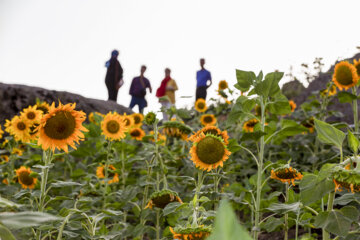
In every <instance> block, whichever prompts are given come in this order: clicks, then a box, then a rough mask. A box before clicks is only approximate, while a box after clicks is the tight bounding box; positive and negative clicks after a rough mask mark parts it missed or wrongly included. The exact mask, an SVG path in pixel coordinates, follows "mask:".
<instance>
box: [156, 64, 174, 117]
mask: <svg viewBox="0 0 360 240" xmlns="http://www.w3.org/2000/svg"><path fill="white" fill-rule="evenodd" d="M170 74H171V70H170V69H169V68H166V69H165V78H164V79H163V80H162V81H161V84H160V87H159V88H158V89H157V90H156V96H157V97H158V98H160V99H159V101H160V103H161V105H162V107H163V119H164V121H167V120H169V117H168V115H167V113H166V110H167V109H169V108H170V107H171V106H173V105H175V91H177V90H178V86H177V84H176V82H175V80H174V79H172V78H171V76H170ZM164 96H167V99H166V98H165V99H162V97H164Z"/></svg>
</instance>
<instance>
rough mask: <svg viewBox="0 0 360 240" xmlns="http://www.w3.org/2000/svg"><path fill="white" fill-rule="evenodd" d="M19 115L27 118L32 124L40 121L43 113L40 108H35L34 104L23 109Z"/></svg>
mask: <svg viewBox="0 0 360 240" xmlns="http://www.w3.org/2000/svg"><path fill="white" fill-rule="evenodd" d="M20 115H21V117H22V118H24V119H27V120H29V122H30V123H31V124H34V123H40V120H41V118H42V115H43V113H42V111H41V110H37V109H36V105H34V106H29V107H28V108H25V109H23V111H22V112H21V113H20Z"/></svg>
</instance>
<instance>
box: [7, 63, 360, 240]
mask: <svg viewBox="0 0 360 240" xmlns="http://www.w3.org/2000/svg"><path fill="white" fill-rule="evenodd" d="M359 66H360V62H359V61H355V62H354V63H353V64H352V63H349V62H346V61H343V62H340V63H338V64H337V65H336V66H335V69H334V73H333V78H332V79H329V81H328V84H327V85H326V86H323V90H321V91H318V92H314V94H313V95H312V96H310V97H309V99H308V101H307V102H305V103H302V104H301V106H296V104H295V102H294V101H292V100H291V99H288V98H287V97H286V96H285V95H283V94H282V92H281V90H280V87H279V81H280V80H281V79H282V77H283V73H281V72H272V73H268V74H266V75H264V74H263V73H262V72H260V73H259V74H257V75H256V74H255V73H253V72H251V71H241V70H236V77H237V83H236V84H235V85H234V86H229V85H228V83H227V82H226V81H224V80H223V81H220V82H219V86H218V93H219V97H218V98H217V99H210V100H208V101H205V100H204V99H199V100H198V101H196V103H195V105H194V108H193V109H176V108H175V107H171V108H170V109H168V110H167V113H168V114H169V115H170V116H171V117H170V119H171V120H170V121H166V122H164V121H162V120H159V119H158V118H157V115H156V114H155V113H153V112H149V113H147V114H146V115H142V114H136V113H134V114H132V115H126V114H119V113H116V112H109V113H99V112H93V113H91V114H89V115H88V116H86V114H85V113H84V112H82V111H81V109H76V105H75V104H74V103H67V104H62V103H61V102H59V103H46V102H41V101H38V102H37V103H36V104H35V103H34V105H33V106H28V107H27V108H25V109H23V110H22V111H21V112H19V114H18V115H17V116H13V117H12V119H8V120H6V122H5V123H4V124H3V125H2V126H0V182H1V183H0V239H2V240H13V239H36V240H50V239H57V240H61V239H105V240H108V239H127V240H130V239H137V240H148V239H151V240H152V239H156V240H159V239H178V240H201V239H209V240H227V239H229V240H232V239H245V240H247V239H285V240H287V239H303V240H305V239H309V240H310V239H324V240H329V239H339V240H341V239H343V240H353V239H360V224H359V216H360V212H359V210H360V209H359V208H360V194H359V193H360V157H358V151H359V146H360V142H359V134H360V133H359V120H358V106H357V99H358V98H359V96H358V93H357V88H358V82H359V76H360V67H359ZM334 101H340V102H341V103H342V104H343V106H344V108H352V109H353V113H354V122H353V124H349V123H345V122H334V121H332V117H333V116H341V113H340V112H336V111H330V110H328V106H329V105H331V104H332V103H333V102H334Z"/></svg>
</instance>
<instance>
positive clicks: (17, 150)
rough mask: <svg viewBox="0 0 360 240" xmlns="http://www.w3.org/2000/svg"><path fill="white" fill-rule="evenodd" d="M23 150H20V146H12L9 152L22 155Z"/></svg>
mask: <svg viewBox="0 0 360 240" xmlns="http://www.w3.org/2000/svg"><path fill="white" fill-rule="evenodd" d="M23 152H24V151H23V150H21V149H20V148H13V150H12V152H11V154H16V155H18V156H22V155H23Z"/></svg>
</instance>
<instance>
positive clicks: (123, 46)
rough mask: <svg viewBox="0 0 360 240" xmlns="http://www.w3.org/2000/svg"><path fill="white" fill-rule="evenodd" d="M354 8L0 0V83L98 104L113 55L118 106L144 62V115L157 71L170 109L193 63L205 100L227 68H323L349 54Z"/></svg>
mask: <svg viewBox="0 0 360 240" xmlns="http://www.w3.org/2000/svg"><path fill="white" fill-rule="evenodd" d="M359 7H360V2H359V1H357V0H353V1H342V2H339V1H329V0H327V1H322V0H317V1H312V0H311V1H307V0H302V1H294V0H292V1H290V0H279V1H269V0H263V1H248V0H247V1H240V0H231V1H230V0H221V1H212V0H127V1H125V0H99V1H90V0H61V1H58V0H42V1H40V0H0V82H4V83H17V84H26V85H31V86H38V87H43V88H48V89H54V90H64V91H69V92H73V93H78V94H81V95H83V96H85V97H91V98H97V99H103V100H106V99H107V90H106V87H105V84H104V78H105V73H106V68H105V67H104V64H105V62H106V61H107V60H108V59H109V57H110V52H111V50H113V49H118V50H119V51H120V56H119V61H120V63H121V65H122V67H123V69H124V80H125V84H124V86H123V87H122V88H121V89H120V91H119V96H118V103H119V104H123V105H125V106H128V104H129V103H130V96H129V95H128V92H129V87H130V83H131V80H132V78H133V77H135V76H137V75H138V74H139V70H140V66H141V65H142V64H145V65H147V67H148V70H147V72H146V73H145V76H146V77H147V78H148V79H149V80H150V81H151V84H152V87H153V94H152V95H147V100H148V102H149V105H150V106H149V109H150V110H157V109H158V108H159V104H158V101H157V99H156V97H155V91H156V89H157V88H158V86H159V84H160V82H161V80H162V79H163V77H164V69H165V68H166V67H169V68H170V69H171V70H172V77H173V78H174V79H175V80H176V81H177V83H178V86H179V91H178V92H177V93H176V96H177V106H178V107H183V106H191V105H192V104H193V103H194V95H195V85H196V80H195V74H196V71H197V70H199V68H200V66H199V59H200V58H201V57H204V58H205V59H206V68H207V69H208V70H210V71H211V74H212V77H213V81H214V84H213V86H212V87H211V88H209V89H208V96H210V97H211V96H213V97H215V96H216V93H215V90H216V88H217V83H218V82H219V81H220V80H222V79H226V80H227V81H228V82H230V84H231V85H233V84H234V83H235V82H236V78H235V69H236V68H238V69H242V70H251V71H254V72H258V71H259V70H263V71H264V72H265V73H266V72H270V71H274V70H275V69H278V70H280V71H285V72H287V71H288V70H289V67H290V65H293V66H294V69H295V74H297V75H299V76H300V73H299V72H300V70H301V67H300V65H301V63H312V62H313V60H314V58H315V57H323V58H324V63H325V67H324V69H325V70H327V69H328V67H329V66H330V65H331V64H332V63H334V61H336V60H337V59H341V58H346V57H351V56H352V55H354V54H355V53H356V52H357V49H356V46H359V45H360V31H359V28H358V25H359V24H358V22H359V9H360V8H359ZM284 81H286V79H284V80H283V81H282V82H284ZM180 96H191V98H180ZM208 99H209V97H208ZM135 110H136V111H137V107H136V109H135Z"/></svg>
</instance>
